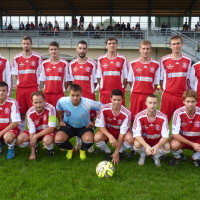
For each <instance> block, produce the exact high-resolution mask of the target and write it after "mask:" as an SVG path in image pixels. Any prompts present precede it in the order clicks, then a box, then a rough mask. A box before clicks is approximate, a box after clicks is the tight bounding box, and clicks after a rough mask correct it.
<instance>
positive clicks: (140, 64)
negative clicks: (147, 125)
mask: <svg viewBox="0 0 200 200" xmlns="http://www.w3.org/2000/svg"><path fill="white" fill-rule="evenodd" d="M151 50H152V49H151V42H150V41H149V40H142V41H141V42H140V47H139V52H140V57H139V58H138V59H135V60H133V61H132V62H131V63H130V71H129V74H128V82H129V83H130V85H132V88H131V102H130V111H131V114H132V116H131V117H132V121H134V118H135V115H136V114H138V113H139V112H140V111H142V110H144V109H145V108H146V104H145V101H146V97H147V95H149V94H153V93H154V91H155V89H156V87H157V85H158V84H159V81H160V65H159V63H158V62H157V61H155V60H153V59H151V57H150V53H151Z"/></svg>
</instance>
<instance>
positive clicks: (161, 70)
mask: <svg viewBox="0 0 200 200" xmlns="http://www.w3.org/2000/svg"><path fill="white" fill-rule="evenodd" d="M163 79H164V66H163V63H162V61H160V80H163Z"/></svg>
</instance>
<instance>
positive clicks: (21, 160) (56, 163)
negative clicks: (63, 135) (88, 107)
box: [0, 140, 200, 200]
mask: <svg viewBox="0 0 200 200" xmlns="http://www.w3.org/2000/svg"><path fill="white" fill-rule="evenodd" d="M73 142H74V140H73ZM29 153H30V150H29V149H28V148H25V149H20V148H18V147H17V148H16V157H15V158H14V159H12V160H7V159H6V149H5V151H4V153H3V154H2V155H0V199H1V200H4V199H5V200H9V199H13V200H36V199H37V200H54V199H55V200H133V199H136V200H199V199H200V192H199V189H200V184H199V175H200V171H199V168H197V167H195V166H194V165H193V164H192V162H191V161H190V156H191V155H192V152H191V151H186V155H187V157H188V161H186V162H180V163H179V165H178V166H176V167H170V166H169V165H168V163H169V160H170V159H171V158H172V154H169V155H168V156H167V158H166V160H165V161H162V166H161V167H160V168H158V167H156V166H155V165H154V163H153V160H152V159H151V158H147V159H146V163H145V165H144V166H138V164H137V161H138V158H139V156H138V155H135V157H134V158H133V160H132V161H128V159H126V158H125V160H124V161H122V162H121V163H120V164H119V165H117V166H115V174H114V176H113V177H112V178H108V179H100V178H98V177H97V176H96V172H95V168H96V165H97V164H98V163H99V162H100V161H102V160H103V159H102V158H103V154H102V153H92V154H89V153H88V154H87V159H86V160H85V161H82V160H80V159H79V153H78V152H75V154H74V156H73V159H72V160H70V161H69V160H67V159H66V158H65V154H66V152H65V151H60V150H59V149H58V148H55V156H54V157H48V156H47V155H46V150H45V149H42V148H40V149H39V152H38V153H37V160H36V161H29V160H28V157H29Z"/></svg>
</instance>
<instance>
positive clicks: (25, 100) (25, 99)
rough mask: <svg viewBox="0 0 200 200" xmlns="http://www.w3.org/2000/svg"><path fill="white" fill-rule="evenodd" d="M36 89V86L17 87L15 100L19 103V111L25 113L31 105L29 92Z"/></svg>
mask: <svg viewBox="0 0 200 200" xmlns="http://www.w3.org/2000/svg"><path fill="white" fill-rule="evenodd" d="M35 91H38V87H31V88H17V91H16V100H17V101H18V104H19V112H20V113H26V112H27V110H28V109H29V108H30V107H32V106H33V105H32V101H31V94H32V93H33V92H35Z"/></svg>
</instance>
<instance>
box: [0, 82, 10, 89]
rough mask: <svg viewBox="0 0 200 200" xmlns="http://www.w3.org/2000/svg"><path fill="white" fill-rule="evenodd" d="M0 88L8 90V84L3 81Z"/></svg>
mask: <svg viewBox="0 0 200 200" xmlns="http://www.w3.org/2000/svg"><path fill="white" fill-rule="evenodd" d="M0 87H7V90H8V84H7V83H6V82H4V81H1V82H0Z"/></svg>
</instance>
